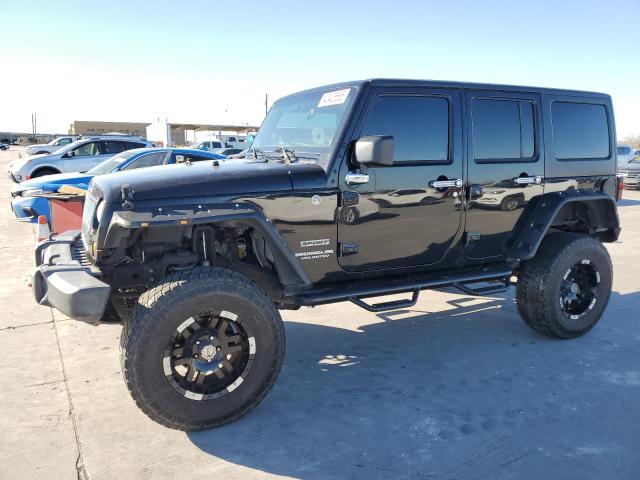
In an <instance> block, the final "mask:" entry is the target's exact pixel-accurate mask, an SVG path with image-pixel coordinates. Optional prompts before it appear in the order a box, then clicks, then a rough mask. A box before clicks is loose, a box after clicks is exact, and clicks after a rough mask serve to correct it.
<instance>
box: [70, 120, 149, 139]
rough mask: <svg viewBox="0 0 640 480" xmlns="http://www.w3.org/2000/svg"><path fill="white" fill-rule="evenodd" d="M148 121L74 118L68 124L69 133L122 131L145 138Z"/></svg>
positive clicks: (88, 133)
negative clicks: (107, 120) (100, 120)
mask: <svg viewBox="0 0 640 480" xmlns="http://www.w3.org/2000/svg"><path fill="white" fill-rule="evenodd" d="M147 125H149V122H144V123H141V122H93V121H86V120H74V122H73V123H72V124H71V125H69V135H106V134H108V133H124V134H125V135H136V136H139V137H144V138H146V136H147Z"/></svg>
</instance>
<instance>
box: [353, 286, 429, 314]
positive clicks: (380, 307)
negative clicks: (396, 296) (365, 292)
mask: <svg viewBox="0 0 640 480" xmlns="http://www.w3.org/2000/svg"><path fill="white" fill-rule="evenodd" d="M418 295H420V289H419V288H416V289H415V290H413V293H412V295H411V298H410V299H409V298H408V299H405V300H393V301H391V302H381V303H374V304H373V305H371V304H369V303H367V302H365V301H364V300H363V297H351V298H350V299H349V301H350V302H351V303H353V304H354V305H357V306H359V307H360V308H364V309H365V310H368V311H370V312H386V311H388V310H396V309H398V308H408V307H413V306H414V305H415V304H416V302H417V301H418ZM365 298H366V297H365Z"/></svg>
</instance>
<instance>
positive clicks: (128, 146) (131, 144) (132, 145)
mask: <svg viewBox="0 0 640 480" xmlns="http://www.w3.org/2000/svg"><path fill="white" fill-rule="evenodd" d="M124 143H125V144H126V147H125V148H124V149H125V150H131V149H133V148H144V147H146V146H147V145H145V144H144V143H139V142H124Z"/></svg>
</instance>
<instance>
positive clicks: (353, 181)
mask: <svg viewBox="0 0 640 480" xmlns="http://www.w3.org/2000/svg"><path fill="white" fill-rule="evenodd" d="M344 182H345V183H346V184H347V185H349V186H351V185H363V184H365V183H369V174H368V173H360V172H359V171H355V172H347V174H346V175H345V176H344Z"/></svg>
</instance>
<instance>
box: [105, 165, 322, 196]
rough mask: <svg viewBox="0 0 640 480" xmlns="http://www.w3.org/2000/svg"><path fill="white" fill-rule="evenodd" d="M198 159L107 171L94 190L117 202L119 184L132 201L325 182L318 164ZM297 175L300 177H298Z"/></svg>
mask: <svg viewBox="0 0 640 480" xmlns="http://www.w3.org/2000/svg"><path fill="white" fill-rule="evenodd" d="M218 164H219V166H217V167H216V166H214V162H213V161H204V162H197V163H193V164H184V163H182V164H177V165H161V166H157V167H148V168H140V169H137V170H131V171H124V172H118V173H109V174H105V175H100V176H98V177H95V178H94V179H93V186H94V189H95V190H98V191H100V192H101V193H102V196H103V197H104V198H105V200H106V201H107V202H120V201H121V198H122V194H121V189H122V185H129V187H130V189H131V190H132V191H133V201H134V202H135V201H136V200H137V201H143V200H153V199H162V198H166V199H169V198H171V199H173V198H185V197H206V196H212V195H235V194H245V193H269V192H282V191H290V190H291V189H292V188H293V185H294V184H295V185H296V187H298V185H300V186H302V184H304V185H307V186H309V187H311V186H312V185H313V186H316V185H320V184H322V185H324V170H323V169H322V168H321V167H320V166H318V165H315V164H314V165H309V164H305V165H301V164H296V165H283V164H282V163H254V162H234V161H230V162H229V161H228V162H218ZM298 179H299V180H298Z"/></svg>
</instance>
